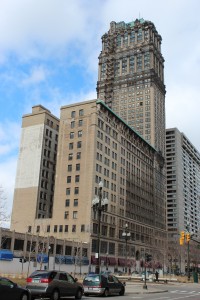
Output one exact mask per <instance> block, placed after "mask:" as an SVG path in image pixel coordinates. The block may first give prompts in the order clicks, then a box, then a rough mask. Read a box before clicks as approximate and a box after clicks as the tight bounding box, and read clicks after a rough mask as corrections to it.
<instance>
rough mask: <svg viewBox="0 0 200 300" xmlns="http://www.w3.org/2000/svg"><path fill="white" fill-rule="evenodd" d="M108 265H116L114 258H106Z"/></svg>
mask: <svg viewBox="0 0 200 300" xmlns="http://www.w3.org/2000/svg"><path fill="white" fill-rule="evenodd" d="M108 264H109V265H110V266H115V265H116V259H115V257H108Z"/></svg>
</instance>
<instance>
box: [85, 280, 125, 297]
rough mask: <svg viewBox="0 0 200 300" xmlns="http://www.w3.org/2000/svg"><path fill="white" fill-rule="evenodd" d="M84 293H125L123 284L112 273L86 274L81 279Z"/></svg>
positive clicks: (104, 294) (103, 294)
mask: <svg viewBox="0 0 200 300" xmlns="http://www.w3.org/2000/svg"><path fill="white" fill-rule="evenodd" d="M83 288H84V295H85V296H89V295H102V296H105V297H107V296H108V295H114V294H118V295H121V296H123V295H124V293H125V284H124V283H122V282H121V281H119V279H118V278H117V277H115V276H113V275H105V274H100V275H97V274H93V275H87V276H86V277H85V278H84V279H83Z"/></svg>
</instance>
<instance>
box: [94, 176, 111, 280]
mask: <svg viewBox="0 0 200 300" xmlns="http://www.w3.org/2000/svg"><path fill="white" fill-rule="evenodd" d="M102 189H103V182H102V181H100V182H99V189H98V196H97V197H95V198H94V199H93V200H92V207H93V210H94V211H97V217H98V232H97V234H98V235H97V252H96V258H97V265H96V268H95V273H96V274H99V273H100V238H101V214H102V211H106V209H107V206H108V199H107V198H105V199H102Z"/></svg>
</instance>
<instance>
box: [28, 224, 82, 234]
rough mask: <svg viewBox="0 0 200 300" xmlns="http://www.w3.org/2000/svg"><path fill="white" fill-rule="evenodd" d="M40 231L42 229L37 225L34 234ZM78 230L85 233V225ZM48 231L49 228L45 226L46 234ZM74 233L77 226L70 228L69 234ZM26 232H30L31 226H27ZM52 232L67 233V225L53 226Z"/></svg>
mask: <svg viewBox="0 0 200 300" xmlns="http://www.w3.org/2000/svg"><path fill="white" fill-rule="evenodd" d="M41 229H42V227H40V225H38V226H37V227H36V232H37V233H39V232H40V230H41ZM80 230H81V232H85V224H82V225H81V228H80ZM50 231H51V226H50V225H47V232H50ZM76 231H77V225H75V224H74V225H72V227H71V232H76ZM28 232H31V226H29V228H28ZM53 232H69V225H54V226H53Z"/></svg>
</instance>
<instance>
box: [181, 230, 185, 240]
mask: <svg viewBox="0 0 200 300" xmlns="http://www.w3.org/2000/svg"><path fill="white" fill-rule="evenodd" d="M181 239H183V240H184V239H185V232H184V231H181Z"/></svg>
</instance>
